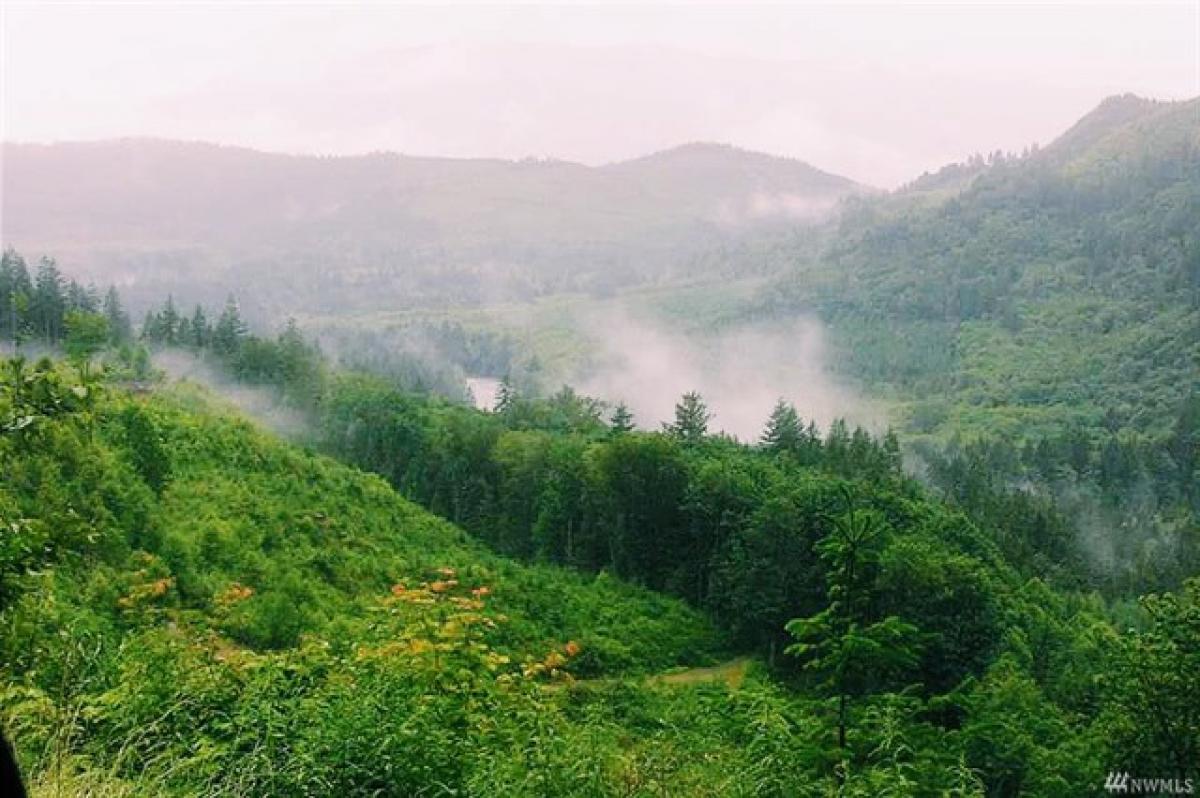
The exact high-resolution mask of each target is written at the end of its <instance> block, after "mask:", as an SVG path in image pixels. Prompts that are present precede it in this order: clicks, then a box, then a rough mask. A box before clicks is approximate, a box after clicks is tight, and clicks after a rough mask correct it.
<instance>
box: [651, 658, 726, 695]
mask: <svg viewBox="0 0 1200 798" xmlns="http://www.w3.org/2000/svg"><path fill="white" fill-rule="evenodd" d="M749 669H750V658H749V657H738V658H737V659H731V660H729V662H723V663H721V664H720V665H713V666H711V667H708V668H689V669H688V670H686V671H676V672H674V673H664V674H661V675H659V676H651V677H650V681H651V682H657V683H659V684H699V683H701V682H716V681H721V682H725V684H727V685H728V686H729V689H731V690H736V689H738V688H739V687H741V686H742V681H743V680H745V678H746V671H747V670H749Z"/></svg>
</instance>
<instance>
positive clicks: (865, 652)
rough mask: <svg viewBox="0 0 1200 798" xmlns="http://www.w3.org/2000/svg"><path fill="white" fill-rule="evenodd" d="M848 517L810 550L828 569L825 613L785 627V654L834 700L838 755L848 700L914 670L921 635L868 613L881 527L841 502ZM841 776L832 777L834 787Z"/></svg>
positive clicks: (878, 519)
mask: <svg viewBox="0 0 1200 798" xmlns="http://www.w3.org/2000/svg"><path fill="white" fill-rule="evenodd" d="M846 504H847V507H848V510H847V512H846V513H845V514H844V515H841V516H839V517H837V518H834V519H832V520H831V524H830V527H831V529H830V532H829V534H828V535H826V536H825V537H824V538H822V539H821V540H820V542H819V543H818V544H817V548H818V551H819V552H820V556H821V559H822V560H824V561H825V564H826V566H827V568H828V572H827V573H828V575H827V577H826V584H827V587H826V596H827V602H828V603H827V606H826V607H825V609H823V610H821V611H820V612H818V613H817V614H816V615H813V616H810V617H808V618H797V619H795V620H793V621H790V622H789V623H788V624H787V627H786V628H787V631H788V633H789V634H791V635H792V637H794V638H795V639H796V641H797V642H796V643H794V644H793V645H791V646H788V648H787V649H786V653H788V654H790V655H793V656H796V657H799V658H800V659H802V660H804V662H805V665H804V666H805V668H806V669H807V670H810V671H815V672H816V673H817V674H818V676H819V677H820V679H821V684H822V686H823V687H824V688H825V689H826V690H828V691H829V692H830V693H831V694H832V695H833V696H834V697H836V698H837V702H838V703H837V706H838V712H837V742H838V748H839V749H840V750H842V751H845V749H846V732H847V727H848V724H849V707H850V701H851V699H852V698H853V697H855V696H859V695H864V694H866V693H867V692H869V691H870V690H871V689H872V688H876V689H877V688H878V687H879V686H881V685H882V684H883V683H885V682H886V677H887V676H889V675H890V674H891V673H893V672H903V671H905V670H907V669H909V668H912V667H913V666H915V665H916V664H917V662H918V660H919V654H920V642H919V641H920V630H918V629H917V627H915V626H913V625H912V624H910V623H906V622H905V621H903V620H901V619H900V618H898V617H896V616H894V615H893V616H888V617H886V618H882V619H880V618H878V616H876V615H874V613H873V602H872V596H871V592H872V588H873V587H874V584H875V578H876V574H877V572H878V570H879V558H880V554H881V552H882V550H883V547H884V529H885V527H884V523H885V522H884V521H883V519H882V516H880V515H879V514H878V513H877V512H874V511H869V510H856V509H854V507H853V501H852V498H851V497H850V495H849V494H848V493H847V495H846ZM842 776H843V774H842V773H841V772H840V773H839V780H840V779H841V778H842Z"/></svg>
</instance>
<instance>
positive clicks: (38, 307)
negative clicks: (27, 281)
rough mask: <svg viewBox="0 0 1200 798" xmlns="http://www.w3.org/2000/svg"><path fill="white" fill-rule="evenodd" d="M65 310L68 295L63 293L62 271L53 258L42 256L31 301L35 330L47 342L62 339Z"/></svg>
mask: <svg viewBox="0 0 1200 798" xmlns="http://www.w3.org/2000/svg"><path fill="white" fill-rule="evenodd" d="M65 312H66V297H65V296H64V294H63V279H62V273H61V272H59V270H58V266H57V264H55V262H54V261H53V260H51V259H50V258H42V262H41V263H40V264H39V265H38V273H37V279H36V280H35V282H34V286H33V297H32V298H31V301H30V303H29V313H30V316H31V317H32V318H31V321H32V323H33V328H34V330H35V331H36V332H37V333H38V334H39V335H41V336H42V338H43V339H44V340H45V341H46V342H47V343H57V342H58V341H60V340H61V339H62V335H63V314H64V313H65Z"/></svg>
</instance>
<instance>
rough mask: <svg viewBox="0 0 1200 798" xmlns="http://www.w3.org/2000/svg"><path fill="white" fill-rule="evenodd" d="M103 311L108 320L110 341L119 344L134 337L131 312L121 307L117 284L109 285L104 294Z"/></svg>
mask: <svg viewBox="0 0 1200 798" xmlns="http://www.w3.org/2000/svg"><path fill="white" fill-rule="evenodd" d="M102 312H103V314H104V318H105V319H106V320H107V321H108V335H109V342H110V343H112V344H114V345H116V346H119V345H121V344H123V343H127V342H128V341H129V340H130V339H132V338H133V325H132V324H130V322H129V314H128V313H126V312H125V309H124V308H123V307H121V295H120V294H118V293H117V288H116V286H109V289H108V293H106V294H105V295H104V305H103V309H102Z"/></svg>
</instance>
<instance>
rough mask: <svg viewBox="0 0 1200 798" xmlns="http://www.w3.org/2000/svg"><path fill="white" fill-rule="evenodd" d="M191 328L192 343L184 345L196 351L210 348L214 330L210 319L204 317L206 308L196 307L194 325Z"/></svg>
mask: <svg viewBox="0 0 1200 798" xmlns="http://www.w3.org/2000/svg"><path fill="white" fill-rule="evenodd" d="M190 327H191V334H192V338H191V340H190V341H184V342H183V343H185V344H187V345H188V346H192V347H194V348H196V349H203V348H204V347H206V346H208V344H209V342H210V340H211V338H212V328H211V326H210V325H209V323H208V317H206V316H205V315H204V308H202V307H200V306H199V305H196V309H195V310H194V311H192V323H191V325H190Z"/></svg>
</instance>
